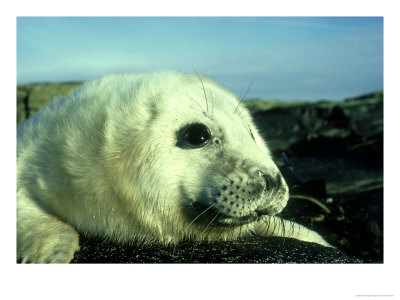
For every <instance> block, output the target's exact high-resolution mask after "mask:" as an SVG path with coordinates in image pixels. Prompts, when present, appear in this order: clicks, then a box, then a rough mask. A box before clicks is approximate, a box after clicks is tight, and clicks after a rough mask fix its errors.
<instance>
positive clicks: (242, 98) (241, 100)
mask: <svg viewBox="0 0 400 300" xmlns="http://www.w3.org/2000/svg"><path fill="white" fill-rule="evenodd" d="M253 82H254V78H253V80H252V81H251V83H250V85H249V87H248V88H247V90H246V92H245V93H244V95H243V97H241V99H240V101H239V103H238V105H237V106H236V108H235V110H234V111H233V113H235V112H236V110H237V109H238V107H239V105H240V104H241V103H242V102H243V100H244V97H246V95H247V93H248V92H249V90H250V88H251V86H252V85H253Z"/></svg>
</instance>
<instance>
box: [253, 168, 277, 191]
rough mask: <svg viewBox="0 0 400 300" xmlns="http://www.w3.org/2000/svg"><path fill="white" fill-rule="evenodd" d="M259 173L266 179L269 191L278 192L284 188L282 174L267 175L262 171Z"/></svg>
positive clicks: (266, 187)
mask: <svg viewBox="0 0 400 300" xmlns="http://www.w3.org/2000/svg"><path fill="white" fill-rule="evenodd" d="M258 172H259V174H260V176H262V177H263V178H264V181H265V189H266V190H267V191H271V192H277V191H279V190H280V189H281V188H282V187H283V183H282V175H281V174H265V173H264V172H263V171H261V170H258Z"/></svg>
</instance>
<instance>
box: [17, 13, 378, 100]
mask: <svg viewBox="0 0 400 300" xmlns="http://www.w3.org/2000/svg"><path fill="white" fill-rule="evenodd" d="M160 69H174V70H180V71H185V72H194V71H195V70H197V71H198V72H199V73H203V74H205V75H208V76H211V77H213V78H214V79H216V80H217V81H218V82H220V83H222V84H223V85H224V86H226V87H227V88H229V89H232V90H233V91H234V92H236V93H237V94H238V95H241V94H243V93H244V92H245V91H246V90H247V88H248V86H249V85H250V83H251V82H252V81H253V79H254V83H253V85H252V87H251V89H250V91H249V92H248V94H247V97H246V98H264V99H282V100H310V101H314V100H320V99H328V100H341V99H343V98H346V97H350V96H356V95H360V94H363V93H367V92H371V91H375V90H379V89H383V18H381V17H354V18H346V17H340V18H336V17H325V18H319V17H310V18H308V17H299V18H294V17H287V18H281V17H265V18H264V17H259V18H254V17H251V18H250V17H237V18H236V17H221V18H210V17H204V18H197V17H196V18H170V17H169V18H167V17H166V18H149V17H134V18H129V17H125V18H114V17H113V18H111V17H109V18H96V17H88V18H78V17H72V18H58V17H55V18H47V17H46V18H41V17H33V18H31V17H18V18H17V83H18V84H22V83H30V82H59V81H76V80H89V79H94V78H97V77H100V76H102V75H105V74H109V73H115V72H145V71H155V70H160Z"/></svg>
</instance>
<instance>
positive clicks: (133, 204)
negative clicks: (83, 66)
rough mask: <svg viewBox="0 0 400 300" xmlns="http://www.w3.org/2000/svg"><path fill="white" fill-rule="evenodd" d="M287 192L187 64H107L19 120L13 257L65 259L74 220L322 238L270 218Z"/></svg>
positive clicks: (167, 234)
mask: <svg viewBox="0 0 400 300" xmlns="http://www.w3.org/2000/svg"><path fill="white" fill-rule="evenodd" d="M288 195H289V194H288V187H287V185H286V183H285V180H284V179H283V177H282V176H281V174H280V172H279V170H278V168H277V167H276V165H275V164H274V163H273V161H272V159H271V155H270V153H269V150H268V148H267V146H266V145H265V143H264V141H263V140H262V138H261V137H260V135H259V134H258V132H257V130H256V128H255V126H254V124H253V122H252V120H251V117H250V114H249V113H248V111H247V110H246V109H245V108H244V107H243V106H242V105H239V101H238V100H237V98H236V97H235V96H234V95H233V94H232V93H230V92H229V91H227V90H225V89H223V88H222V87H220V86H219V85H217V84H216V83H214V82H213V81H211V80H210V79H208V78H205V77H200V76H198V75H187V74H182V73H176V72H160V73H152V74H142V75H111V76H108V77H105V78H103V79H100V80H97V81H93V82H89V83H87V84H85V85H84V86H82V87H80V88H79V89H77V90H76V91H74V92H72V93H71V94H70V95H69V96H67V97H65V98H60V99H57V100H55V101H53V102H52V103H51V104H50V105H48V106H47V107H46V108H45V109H43V110H42V111H40V112H39V113H37V114H36V115H34V116H33V117H32V118H31V119H29V120H27V121H26V122H25V123H24V124H22V125H21V126H20V127H19V128H18V160H17V207H18V214H17V223H18V224H17V225H18V226H17V240H18V243H17V248H18V249H17V251H18V258H19V259H21V260H22V262H69V261H70V260H71V259H72V257H73V254H74V252H75V251H76V250H78V249H79V242H78V240H79V239H78V234H77V231H79V232H83V233H87V234H91V235H96V236H99V237H103V238H108V239H112V240H114V241H118V242H128V241H132V240H142V241H144V242H151V241H159V242H163V243H176V242H179V241H181V240H183V239H186V240H187V239H189V240H230V239H236V238H238V237H239V236H243V235H248V234H250V233H255V234H259V235H283V234H285V236H291V237H297V238H298V239H301V240H306V241H312V242H317V243H320V244H323V245H328V244H327V243H326V242H325V241H324V240H323V239H322V238H321V237H320V236H319V235H318V234H316V233H315V232H312V231H309V230H307V229H305V228H304V227H301V226H300V225H298V227H297V225H296V227H293V226H292V225H293V224H289V223H288V222H287V221H281V220H280V219H279V222H276V221H277V220H278V219H277V218H276V217H274V215H275V214H277V213H279V212H280V211H281V210H282V209H283V208H284V207H285V205H286V203H287V200H288ZM294 228H295V230H293V229H294ZM290 229H292V230H290Z"/></svg>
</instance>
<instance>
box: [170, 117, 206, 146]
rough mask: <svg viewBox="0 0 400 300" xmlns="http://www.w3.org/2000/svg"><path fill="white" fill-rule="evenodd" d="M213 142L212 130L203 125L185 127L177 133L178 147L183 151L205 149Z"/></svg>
mask: <svg viewBox="0 0 400 300" xmlns="http://www.w3.org/2000/svg"><path fill="white" fill-rule="evenodd" d="M210 140H211V132H210V129H209V128H208V127H207V126H206V125H205V124H202V123H192V124H188V125H185V126H184V127H183V128H182V129H180V130H179V131H178V133H177V143H176V146H178V147H179V148H183V149H196V148H201V147H204V146H205V145H207V144H208V142H209V141H210Z"/></svg>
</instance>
